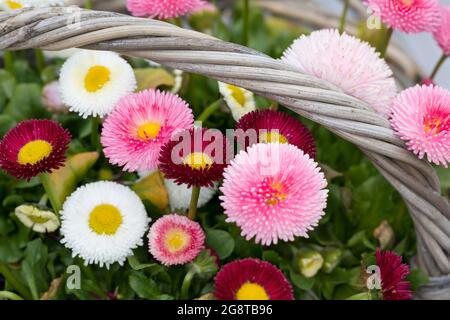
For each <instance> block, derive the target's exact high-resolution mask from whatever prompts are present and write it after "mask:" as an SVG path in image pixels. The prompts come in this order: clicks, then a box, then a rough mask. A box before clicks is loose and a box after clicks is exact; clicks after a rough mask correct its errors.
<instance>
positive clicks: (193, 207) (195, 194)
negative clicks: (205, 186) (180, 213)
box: [188, 186, 200, 220]
mask: <svg viewBox="0 0 450 320" xmlns="http://www.w3.org/2000/svg"><path fill="white" fill-rule="evenodd" d="M199 197H200V187H197V186H192V195H191V204H190V205H189V214H188V216H189V219H191V220H195V216H196V215H197V203H198V198H199Z"/></svg>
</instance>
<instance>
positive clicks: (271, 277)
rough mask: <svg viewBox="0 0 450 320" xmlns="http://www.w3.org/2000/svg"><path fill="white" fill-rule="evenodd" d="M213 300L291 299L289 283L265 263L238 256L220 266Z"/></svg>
mask: <svg viewBox="0 0 450 320" xmlns="http://www.w3.org/2000/svg"><path fill="white" fill-rule="evenodd" d="M214 295H215V297H216V299H217V300H294V296H293V294H292V286H291V284H290V283H289V281H288V280H287V279H286V277H285V276H284V274H283V273H282V272H281V271H280V270H279V269H278V268H277V267H275V266H274V265H272V264H270V263H269V262H266V261H262V260H259V259H252V258H247V259H242V260H236V261H233V262H230V263H228V264H226V265H224V266H223V267H222V269H221V270H220V271H219V273H217V275H216V278H215V279H214Z"/></svg>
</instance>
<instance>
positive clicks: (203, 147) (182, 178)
mask: <svg viewBox="0 0 450 320" xmlns="http://www.w3.org/2000/svg"><path fill="white" fill-rule="evenodd" d="M226 156H227V140H226V138H225V137H224V136H223V134H222V133H221V132H220V131H218V130H212V129H206V128H203V129H202V128H193V129H191V130H189V131H184V132H180V133H179V134H177V135H175V136H174V138H173V139H172V140H170V141H169V142H168V143H166V144H165V145H164V146H163V147H162V149H161V154H160V156H159V169H160V170H161V172H162V173H164V176H165V177H166V178H168V179H173V180H174V181H175V182H176V183H178V184H187V185H188V187H191V186H196V187H214V182H215V181H218V180H220V179H221V178H222V174H223V170H224V168H225V167H226V165H227V159H226Z"/></svg>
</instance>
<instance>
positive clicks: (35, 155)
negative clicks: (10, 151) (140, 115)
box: [17, 140, 53, 166]
mask: <svg viewBox="0 0 450 320" xmlns="http://www.w3.org/2000/svg"><path fill="white" fill-rule="evenodd" d="M52 150H53V147H52V145H51V144H50V143H48V142H47V141H44V140H34V141H30V142H28V143H27V144H25V145H24V146H23V147H22V148H20V150H19V154H18V155H17V161H18V162H19V164H21V165H23V166H24V165H27V164H31V165H35V164H36V163H38V162H39V161H41V160H44V159H45V158H47V157H48V156H49V155H50V153H52Z"/></svg>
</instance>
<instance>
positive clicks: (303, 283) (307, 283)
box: [290, 271, 314, 290]
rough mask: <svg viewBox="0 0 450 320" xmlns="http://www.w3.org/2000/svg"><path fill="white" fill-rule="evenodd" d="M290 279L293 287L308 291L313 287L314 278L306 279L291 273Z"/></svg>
mask: <svg viewBox="0 0 450 320" xmlns="http://www.w3.org/2000/svg"><path fill="white" fill-rule="evenodd" d="M290 278H291V281H292V283H293V284H294V286H296V287H297V288H299V289H302V290H309V289H311V288H312V287H313V285H314V278H306V277H304V276H302V275H301V274H298V273H295V272H293V271H291V272H290Z"/></svg>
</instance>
